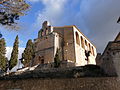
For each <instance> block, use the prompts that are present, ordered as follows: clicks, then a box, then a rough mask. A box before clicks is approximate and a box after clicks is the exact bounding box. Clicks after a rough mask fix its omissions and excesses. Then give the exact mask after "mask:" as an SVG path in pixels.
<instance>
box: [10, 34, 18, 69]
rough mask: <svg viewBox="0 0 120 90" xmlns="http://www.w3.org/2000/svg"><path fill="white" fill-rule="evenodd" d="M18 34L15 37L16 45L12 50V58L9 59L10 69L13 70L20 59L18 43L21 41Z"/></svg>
mask: <svg viewBox="0 0 120 90" xmlns="http://www.w3.org/2000/svg"><path fill="white" fill-rule="evenodd" d="M18 39H19V38H18V35H17V36H16V39H15V42H14V45H13V50H12V53H11V58H10V61H9V69H10V70H11V69H12V68H13V67H14V66H15V65H17V60H18V47H19V46H18V44H19V41H18Z"/></svg>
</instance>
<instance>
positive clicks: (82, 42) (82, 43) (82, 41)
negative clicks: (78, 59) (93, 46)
mask: <svg viewBox="0 0 120 90" xmlns="http://www.w3.org/2000/svg"><path fill="white" fill-rule="evenodd" d="M81 45H82V48H84V49H85V46H84V40H83V37H82V36H81Z"/></svg>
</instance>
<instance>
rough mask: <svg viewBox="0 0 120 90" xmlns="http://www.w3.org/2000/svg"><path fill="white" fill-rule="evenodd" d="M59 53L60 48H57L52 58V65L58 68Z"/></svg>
mask: <svg viewBox="0 0 120 90" xmlns="http://www.w3.org/2000/svg"><path fill="white" fill-rule="evenodd" d="M59 54H60V50H59V49H57V51H56V54H55V58H54V67H55V68H58V67H59V66H60V56H59Z"/></svg>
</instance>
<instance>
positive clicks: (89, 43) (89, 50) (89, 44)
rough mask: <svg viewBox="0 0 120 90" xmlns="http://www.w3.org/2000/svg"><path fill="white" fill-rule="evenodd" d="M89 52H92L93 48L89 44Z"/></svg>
mask: <svg viewBox="0 0 120 90" xmlns="http://www.w3.org/2000/svg"><path fill="white" fill-rule="evenodd" d="M89 51H91V46H90V43H89Z"/></svg>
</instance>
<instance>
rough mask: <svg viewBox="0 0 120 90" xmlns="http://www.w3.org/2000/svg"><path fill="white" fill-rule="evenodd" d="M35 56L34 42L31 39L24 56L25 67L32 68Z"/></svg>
mask: <svg viewBox="0 0 120 90" xmlns="http://www.w3.org/2000/svg"><path fill="white" fill-rule="evenodd" d="M33 55H34V49H33V42H32V40H31V39H29V40H28V42H27V44H26V48H25V50H24V52H23V54H22V58H23V59H24V61H23V62H22V63H23V64H24V65H25V66H30V63H31V62H32V59H33Z"/></svg>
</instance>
